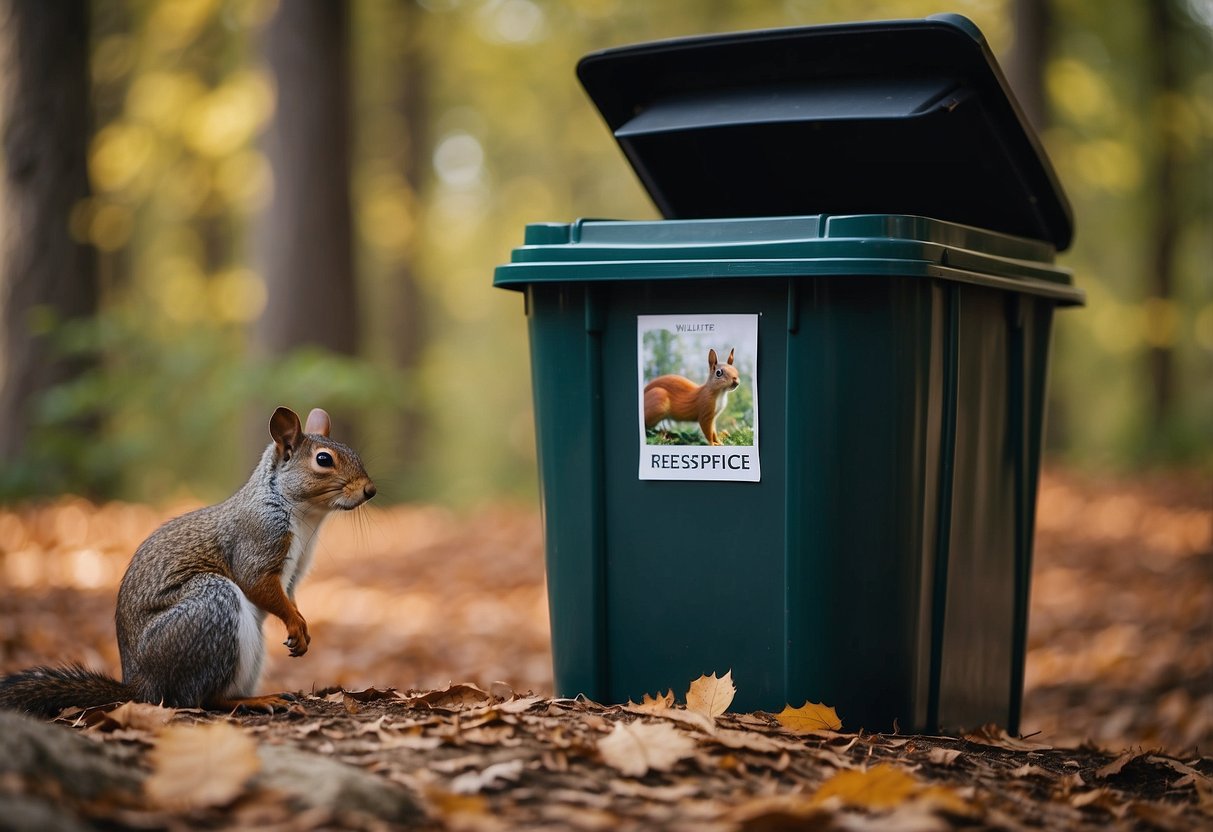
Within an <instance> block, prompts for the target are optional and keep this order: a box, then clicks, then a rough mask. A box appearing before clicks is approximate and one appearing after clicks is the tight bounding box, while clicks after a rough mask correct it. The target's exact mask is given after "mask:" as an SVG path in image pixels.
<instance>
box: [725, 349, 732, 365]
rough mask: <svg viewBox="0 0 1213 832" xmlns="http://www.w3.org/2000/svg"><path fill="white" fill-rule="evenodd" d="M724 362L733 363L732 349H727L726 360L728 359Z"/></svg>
mask: <svg viewBox="0 0 1213 832" xmlns="http://www.w3.org/2000/svg"><path fill="white" fill-rule="evenodd" d="M725 363H726V364H732V363H733V350H729V360H728V361H726V362H725Z"/></svg>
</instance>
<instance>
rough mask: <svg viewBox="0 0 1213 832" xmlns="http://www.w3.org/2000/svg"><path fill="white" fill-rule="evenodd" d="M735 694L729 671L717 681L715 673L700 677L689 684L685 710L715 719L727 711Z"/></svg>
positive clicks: (731, 673) (731, 675) (735, 690)
mask: <svg viewBox="0 0 1213 832" xmlns="http://www.w3.org/2000/svg"><path fill="white" fill-rule="evenodd" d="M736 693H737V688H735V687H734V686H733V671H731V670H730V671H728V672H726V673H725V674H724V675H723V676H721V677H720V678H719V679H717V678H716V674H715V673H712V675H711V676H700V677H699V678H698V679H696V680H695V681H694V682H691V689H690V690H688V691H687V710H689V711H695V712H697V713H701V714H703V715H704V716H706V717H708V718H709V719H715V718H716V717H718V716H720V715H721V714H723V713H724V712H725V711H727V710H728V709H729V705H731V704H732V702H733V695H734V694H736Z"/></svg>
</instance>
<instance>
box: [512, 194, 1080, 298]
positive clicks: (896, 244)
mask: <svg viewBox="0 0 1213 832" xmlns="http://www.w3.org/2000/svg"><path fill="white" fill-rule="evenodd" d="M1054 253H1055V252H1054V249H1053V247H1052V246H1051V245H1050V244H1049V243H1046V242H1043V241H1040V240H1033V239H1029V238H1024V237H1016V236H1014V235H1009V234H1002V233H999V232H995V231H989V230H987V229H982V228H975V227H972V226H965V225H961V224H959V223H950V222H944V221H942V220H934V219H931V218H928V217H916V216H911V215H895V214H874V215H844V216H831V215H824V214H818V215H809V216H803V217H743V218H732V219H703V220H609V219H579V220H576V221H574V222H568V223H555V222H553V223H531V224H528V225H527V233H526V242H525V243H524V245H522V246H519V247H517V248H515V249H514V250H513V253H512V255H511V262H509V263H507V264H503V265H500V266H498V267H497V269H496V271H495V272H494V276H493V285H494V286H496V287H498V288H502V289H513V290H516V291H523V290H525V289H526V288H527V287H528V286H530V285H533V284H544V283H583V282H593V283H627V282H635V281H647V280H685V279H721V278H746V279H764V278H814V277H835V278H840V279H842V278H855V279H859V278H863V277H877V276H902V277H910V278H926V279H939V280H945V281H951V282H961V283H968V284H975V285H982V286H988V287H990V288H996V289H1000V290H1003V291H1011V292H1019V293H1023V294H1031V295H1039V296H1043V297H1048V298H1052V299H1054V300H1056V301H1058V303H1059V304H1061V305H1066V306H1081V305H1084V304H1085V301H1086V294H1085V292H1083V290H1082V289H1080V288H1078V287H1076V286H1074V285H1073V278H1072V273H1071V272H1070V270H1069V269H1066V268H1063V267H1060V266H1057V265H1055V264H1054V263H1053V256H1054Z"/></svg>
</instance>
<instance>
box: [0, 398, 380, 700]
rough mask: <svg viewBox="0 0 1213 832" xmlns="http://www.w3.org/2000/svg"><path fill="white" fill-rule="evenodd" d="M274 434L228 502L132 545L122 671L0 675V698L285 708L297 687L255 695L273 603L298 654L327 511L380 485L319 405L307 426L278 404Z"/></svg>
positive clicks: (350, 505) (120, 623) (124, 598)
mask: <svg viewBox="0 0 1213 832" xmlns="http://www.w3.org/2000/svg"><path fill="white" fill-rule="evenodd" d="M269 427H270V437H271V438H272V439H273V442H271V443H270V444H269V445H268V446H266V449H265V451H264V453H262V455H261V461H260V462H259V463H258V464H257V467H256V468H255V469H254V470H253V473H252V476H251V477H249V480H248V482H247V483H245V484H244V486H243V487H242V488H241V489H240V490H239V491H237V492H236V493H235V494H234V495H233V496H231V497H229V498H228V499H227V500H226V501H224V502H222V503H218V504H217V505H213V506H208V507H206V508H201V509H198V510H197V511H193V512H190V513H189V514H185V515H182V516H180V517H177V518H175V519H172V520H169V521H168V522H167V523H165V524H164V525H162V526H161V527H160V528H159V529H157V530H156V531H155V532H153V533H152V534H151V536H150V537H148V538H147V539H146V540H145V541H143V543H141V544H140V545H139V548H138V549H136V550H135V554H134V556H133V557H132V558H131V562H130V565H129V566H127V569H126V574H125V575H123V578H122V584H121V586H120V587H119V590H118V606H117V612H116V614H115V616H114V618H115V623H116V625H117V631H118V652H119V655H120V656H121V659H122V681H121V682H119V681H118V680H116V679H113V678H111V677H109V676H107V675H105V674H103V673H98V672H96V671H92V670H87V669H85V668H84V667H81V666H79V665H69V666H65V667H37V668H33V669H30V670H25V671H20V672H18V673H15V674H12V675H9V676H5V677H0V708H7V709H10V710H20V711H26V712H28V713H32V714H37V715H40V716H44V717H51V716H54V715H56V714H58V713H59V712H60V711H61V710H62V709H64V708H67V707H70V706H78V707H83V708H87V707H95V706H99V705H106V704H110V703H113V702H123V701H129V700H137V701H141V702H151V703H159V704H163V705H167V706H170V707H201V708H207V709H213V710H225V711H234V710H237V709H242V708H243V709H247V710H260V711H268V712H270V713H273V712H274V710H275V709H282V710H285V709H286V708H287V707H289V705H290V701H289V700H288V699H287V698H285V697H287V696H289V694H282V695H269V696H254V695H253V693H254V690H255V689H256V686H257V683H258V680H259V678H260V676H261V663H262V659H263V657H264V653H265V644H264V640H263V637H262V632H261V625H262V622H263V621H264V620H265V616H266V614H267V613H269V614H271V615H274V616H276V617H277V618H279V619H281V620H282V623H283V624H285V625H286V633H287V639H286V641H285V642H283V643H284V644H285V645H286V647H287V648H288V649H289V651H290V655H291V656H302V655H303V654H304V653H306V652H307V649H308V644H309V643H310V642H311V636H309V635H308V630H307V622H306V621H305V620H304V618H303V616H302V615H301V614H300V612H299V608H298V607H297V606H295V589H296V587H297V586H298V585H299V582H300V580H302V578H303V576H304V574H305V573H306V572H307V570H308V567H309V566H310V565H311V561H312V555H313V553H314V550H315V545H316V533H317V532H318V531H319V529H320V526H321V524H322V523H323V522H324V520H325V519H326V518H327V517H328V515H329V514H330V513H331V512H333V511H335V510H337V509H341V510H346V511H348V510H350V509H354V508H357V507H358V506H360V505H362V504H363V503H365V502H366V501H367V500H369V499H371V498H372V497H374V496H375V484H374V483H373V482H372V481H371V479H370V477H368V476H367V473H366V469H365V468H363V465H362V460H361V459H359V457H358V454H357V453H355V452H354V450H353V449H352V448H349V447H347V446H346V445H343V444H341V443H339V442H334V441H332V440H331V439H329V438H328V435H329V428H330V423H329V416H328V414H327V413H326V412H324V411H323V410H321V409H319V408H316V409H315V410H313V411H312V412H311V413H310V414H308V418H307V427H306V429H305V428H304V427H302V426H301V425H300V423H299V417H298V416H297V415H296V414H295V413H294V411H292V410H290V409H289V408H286V407H279V408H278V409H277V410H275V411H274V415H273V416H272V417H270V424H269Z"/></svg>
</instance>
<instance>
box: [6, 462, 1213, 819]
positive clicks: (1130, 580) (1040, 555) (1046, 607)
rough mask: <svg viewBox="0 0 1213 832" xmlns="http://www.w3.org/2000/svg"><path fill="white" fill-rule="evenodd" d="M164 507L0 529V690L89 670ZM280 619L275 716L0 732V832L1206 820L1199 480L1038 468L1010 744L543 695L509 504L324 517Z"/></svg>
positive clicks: (539, 581)
mask: <svg viewBox="0 0 1213 832" xmlns="http://www.w3.org/2000/svg"><path fill="white" fill-rule="evenodd" d="M189 507H190V506H188V505H175V506H170V507H167V508H166V509H163V510H156V509H152V508H149V507H146V506H136V505H123V504H107V505H100V506H98V505H94V504H91V503H88V502H85V501H82V500H78V499H73V498H64V499H61V500H58V501H54V502H52V503H48V504H43V505H38V506H22V507H13V508H9V509H3V510H0V673H2V672H7V671H11V670H15V669H19V668H22V667H28V666H30V665H33V664H39V663H46V662H58V661H79V662H82V663H84V664H86V665H89V666H92V667H96V668H99V669H103V670H108V671H110V672H115V673H116V672H117V670H118V656H117V649H116V646H115V644H114V640H113V639H114V637H113V623H112V620H113V619H112V616H113V603H114V597H115V593H116V589H117V583H118V581H119V579H120V578H121V573H122V570H123V568H124V566H125V563H126V561H127V559H129V557H130V553H131V552H132V551H133V549H134V547H135V546H136V545H137V544H138V542H139V541H140V540H141V539H142V538H143V537H144V536H146V534H147V533H149V532H150V531H151V530H152V529H153V528H154V527H155V526H156V525H157V524H158V523H159V522H162V521H163V520H164V519H165V518H166V517H168V516H171V515H173V514H176V513H179V512H180V511H183V510H185V509H186V508H189ZM369 508H371V507H369V506H368V509H369ZM298 602H299V607H300V609H301V611H302V612H303V614H304V616H305V617H306V618H307V620H308V625H309V630H310V632H311V635H312V638H313V641H312V645H311V650H310V651H309V652H308V654H307V655H306V656H304V657H303V658H301V659H290V658H288V657H287V656H286V651H285V648H282V649H280V650H279V649H275V648H277V647H278V643H277V642H278V641H279V640H280V633H279V631H280V629H281V625H279V624H277V623H276V622H273V621H270V622H267V625H266V631H267V642H268V643H269V645H270V650H269V654H270V657H269V660H268V662H267V668H266V673H265V676H264V679H263V688H264V689H265V690H267V691H269V690H293V691H300V694H299V699H298V702H297V704H296V705H295V706H293V707H292V708H291V710H290V711H289V712H288V713H285V714H282V713H280V714H275V715H273V716H268V715H233V716H228V715H222V714H220V715H215V714H203V713H199V712H194V711H172V710H168V709H162V708H158V707H155V706H130V705H128V706H123V707H122V708H119V709H117V710H112V709H107V710H98V711H93V712H85V713H67V714H65V715H64V716H62V717H61V718H60V719H59V720H58V721H57V722H58V723H60V725H65V726H70V727H71V729H70V730H65V729H64V728H62V727H59V725H48V724H46V723H41V722H36V721H33V720H28V719H24V718H17V717H14V716H11V715H0V829H4V828H28V829H42V828H64V829H70V828H93V827H104V828H137V829H156V828H169V829H208V828H221V827H223V828H229V827H253V826H256V827H259V828H261V829H262V830H272V829H313V828H353V829H393V828H401V827H420V828H432V829H489V830H491V829H515V828H539V827H547V828H557V829H558V828H569V829H614V828H635V829H649V828H688V829H691V828H693V829H747V830H760V829H761V830H765V829H786V828H797V829H834V828H837V829H868V828H879V829H889V828H896V829H915V830H932V829H949V828H953V827H966V828H997V829H1021V828H1025V829H1026V828H1042V827H1043V828H1066V829H1084V828H1085V829H1097V828H1099V829H1103V828H1108V827H1111V828H1126V829H1131V828H1158V829H1168V830H1169V829H1177V830H1178V829H1195V828H1201V827H1209V826H1213V483H1211V482H1210V481H1209V479H1208V477H1207V476H1204V475H1200V474H1184V473H1178V474H1177V473H1173V472H1172V473H1167V474H1157V475H1142V476H1139V477H1136V478H1134V479H1132V480H1127V479H1126V480H1095V479H1088V478H1084V477H1082V476H1079V475H1076V474H1073V473H1067V472H1065V471H1059V470H1047V471H1046V474H1045V476H1044V479H1043V482H1042V485H1041V493H1040V501H1039V510H1038V520H1037V543H1036V562H1035V568H1034V579H1033V587H1032V607H1031V617H1030V632H1029V644H1028V648H1029V652H1028V658H1027V672H1026V690H1025V701H1024V713H1023V717H1022V720H1021V728H1022V730H1023V732H1024V735H1025V736H1023V737H1012V736H1008V735H1007V734H1006V733H1005V732H1003V731H1001V730H1000V729H998V728H997V727H993V726H988V727H986V728H984V729H981V730H978V731H976V732H974V733H972V734H969V735H967V736H965V737H925V736H897V735H888V734H867V733H863V732H859V733H852V732H851V731H852V727H850V726H847V725H846V724H845V720H846V708H845V703H828V704H830V705H833V706H835V707H836V708H837V711H838V712H839V713H840V714H841V715H842V718H843V726H842V728H841V730H830V729H829V728H828V727H826V726H825V725H821V724H815V723H814V722H813V721H812V719H809V718H807V717H805V716H804V715H803V714H801V715H797V714H796V713H791V714H784V715H774V714H765V713H757V714H737V713H732V712H727V711H725V712H721V708H720V705H721V703H722V702H724V703H725V704H727V702H726V700H727V698H728V697H727V696H726V695H725V693H726V692H727V691H726V687H727V686H725V685H722V684H721V683H720V682H719V681H718V680H698V681H697V680H690V679H688V680H686V681H687V685H688V689H687V690H684V691H675V696H676V699H677V702H676V703H671V702H669V701H668V700H666V699H661V698H659V699H657V700H652V701H647V702H645V703H642V704H641V705H639V706H628V705H622V704H613V703H604V704H598V703H593V702H587V701H584V700H566V699H555V698H553V697H552V689H551V668H550V657H549V652H548V649H549V635H548V621H547V604H546V597H545V589H544V583H543V557H542V543H541V534H540V525H539V517H538V512H537V511H536V510H534V509H533V508H529V507H518V506H502V505H496V506H490V507H485V508H483V509H482V510H479V511H476V512H472V513H471V514H457V513H453V512H450V511H447V510H444V509H439V508H433V507H419V506H400V507H385V508H382V509H374V510H368V511H361V512H358V513H356V514H355V515H353V516H343V517H340V518H338V519H336V520H334V521H333V523H332V524H330V527H329V528H326V530H325V533H324V537H323V539H322V543H321V548H320V550H319V551H318V556H317V563H316V567H315V569H314V571H313V574H312V575H311V576H310V577H309V579H308V580H307V581H306V582H305V583H304V585H303V587H302V588H301V590H300V593H299V598H298ZM720 670H722V671H723V670H724V668H721V669H720ZM709 682H711V684H712V685H713V687H712V691H713V696H711V697H709V699H710V700H711V701H709V702H708V703H707V704H705V703H704V701H703V700H704V698H703V696H701V695H699V693H702V686H703V685H705V684H708V683H709ZM692 683H694V685H693V684H692ZM741 683H742V682H739V684H741ZM695 686H699V693H696V692H695V691H696V687H695ZM688 693H689V694H691V696H690V697H688V696H687V695H686V694H688ZM684 702H685V703H686V704H683V703H684ZM201 772H205V776H199V775H200V773H201Z"/></svg>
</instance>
